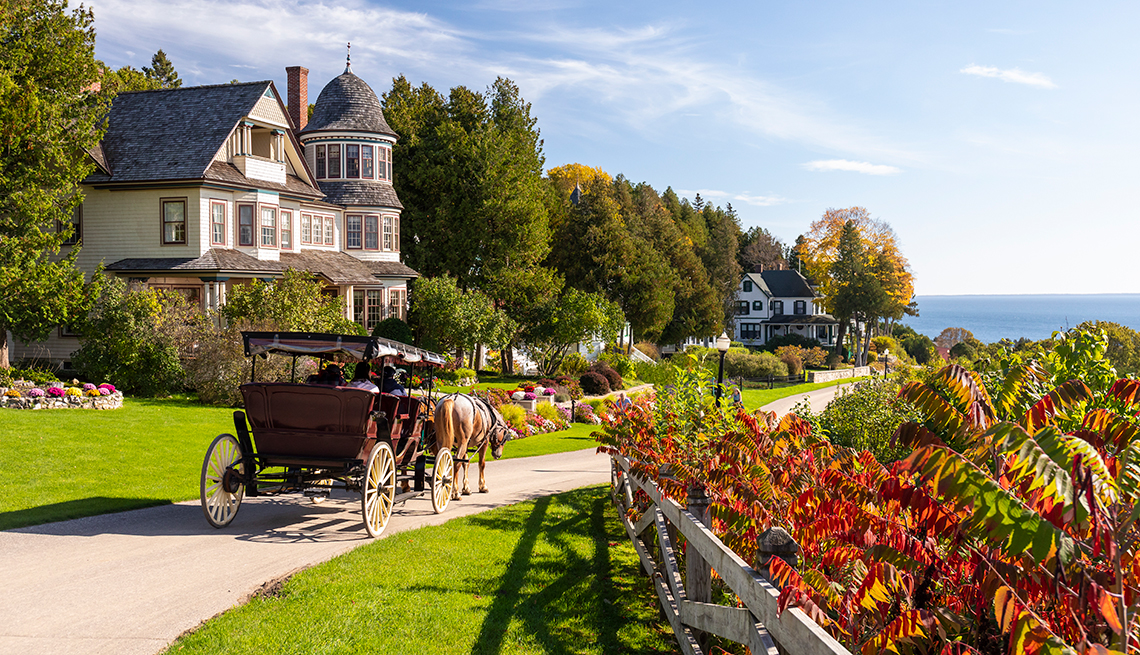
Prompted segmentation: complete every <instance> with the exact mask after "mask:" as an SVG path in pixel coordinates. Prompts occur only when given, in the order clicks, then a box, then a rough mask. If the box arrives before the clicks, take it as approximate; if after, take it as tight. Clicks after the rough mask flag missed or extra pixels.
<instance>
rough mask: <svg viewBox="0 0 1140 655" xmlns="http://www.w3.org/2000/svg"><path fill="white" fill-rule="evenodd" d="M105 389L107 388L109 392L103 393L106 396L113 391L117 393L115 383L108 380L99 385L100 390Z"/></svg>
mask: <svg viewBox="0 0 1140 655" xmlns="http://www.w3.org/2000/svg"><path fill="white" fill-rule="evenodd" d="M103 389H106V390H107V393H105V394H103V395H104V396H107V395H110V394H113V393H115V385H113V384H109V383H107V382H104V383H103V384H100V385H99V390H100V391H102V390H103Z"/></svg>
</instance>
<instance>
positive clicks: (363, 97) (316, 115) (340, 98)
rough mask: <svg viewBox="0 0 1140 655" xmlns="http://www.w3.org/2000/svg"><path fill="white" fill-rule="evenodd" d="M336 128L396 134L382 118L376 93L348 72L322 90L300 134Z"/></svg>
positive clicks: (336, 130)
mask: <svg viewBox="0 0 1140 655" xmlns="http://www.w3.org/2000/svg"><path fill="white" fill-rule="evenodd" d="M338 131H348V132H372V133H374V134H384V135H387V136H391V137H395V136H397V135H396V133H395V132H394V131H393V130H392V128H391V127H388V121H386V120H384V110H383V109H381V108H380V100H379V99H378V98H377V97H376V92H375V91H373V90H372V87H370V86H368V83H367V82H365V81H364V80H362V79H360V78H359V77H357V76H356V75H355V74H354V73H351V72H347V71H346V72H345V73H343V74H341V75H338V76H337V77H334V78H333V79H332V81H330V82H329V83H328V84H326V85H325V88H323V89H321V95H319V96H317V102H316V104H315V105H314V106H313V116H312V118H310V119H309V123H308V124H307V125H306V126H305V129H303V130H301V134H309V133H311V132H338Z"/></svg>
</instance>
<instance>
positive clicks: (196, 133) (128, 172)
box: [86, 81, 270, 183]
mask: <svg viewBox="0 0 1140 655" xmlns="http://www.w3.org/2000/svg"><path fill="white" fill-rule="evenodd" d="M269 84H270V82H268V81H265V82H247V83H245V84H216V85H213V86H194V87H186V88H180V89H161V90H157V91H135V92H132V93H120V94H119V95H118V96H116V97H115V101H114V103H113V104H112V105H111V111H110V113H109V114H108V116H107V134H106V135H105V136H104V137H103V142H102V152H103V155H104V160H105V163H106V164H107V165H108V167H109V168H110V170H112V171H113V173H114V174H113V175H107V174H105V173H102V172H97V173H93V174H91V175H90V176H88V178H87V180H86V181H87V182H88V183H98V182H149V181H155V180H188V179H202V178H203V176H204V175H205V174H206V169H207V168H209V166H210V163H211V161H213V158H214V155H215V154H216V153H217V152H218V148H221V147H222V144H224V143H225V141H226V138H227V137H228V136H229V135H230V131H231V130H233V128H234V126H235V125H236V124H237V122H238V121H239V120H241V118H242V117H244V116H246V115H248V114H249V112H250V111H252V110H253V106H254V105H256V104H257V101H258V100H259V99H260V98H261V96H262V94H263V93H265V89H266V88H267V87H268V86H269Z"/></svg>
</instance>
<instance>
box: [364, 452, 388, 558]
mask: <svg viewBox="0 0 1140 655" xmlns="http://www.w3.org/2000/svg"><path fill="white" fill-rule="evenodd" d="M363 486H364V493H363V494H361V498H360V506H361V509H362V511H363V513H364V528H365V529H366V530H368V536H370V537H379V536H380V533H381V532H383V531H384V527H385V526H386V525H388V518H389V517H391V516H392V505H393V503H395V501H396V458H395V456H394V455H393V454H392V447H391V446H389V445H388V444H387V443H385V442H383V441H381V442H379V443H377V444H376V447H374V448H373V449H372V454H371V455H369V456H368V466H367V467H365V469H364V485H363Z"/></svg>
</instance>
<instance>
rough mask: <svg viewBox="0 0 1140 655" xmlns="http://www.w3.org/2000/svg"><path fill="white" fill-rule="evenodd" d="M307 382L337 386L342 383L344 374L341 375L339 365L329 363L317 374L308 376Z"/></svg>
mask: <svg viewBox="0 0 1140 655" xmlns="http://www.w3.org/2000/svg"><path fill="white" fill-rule="evenodd" d="M314 378H315V379H314ZM307 382H308V383H309V384H319V385H321V386H325V387H339V386H341V385H343V384H344V376H343V375H341V372H340V367H339V366H337V365H336V364H329V365H328V366H326V367H325V368H324V370H322V371H321V372H320V373H318V374H317V375H315V376H309V379H308V380H307Z"/></svg>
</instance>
